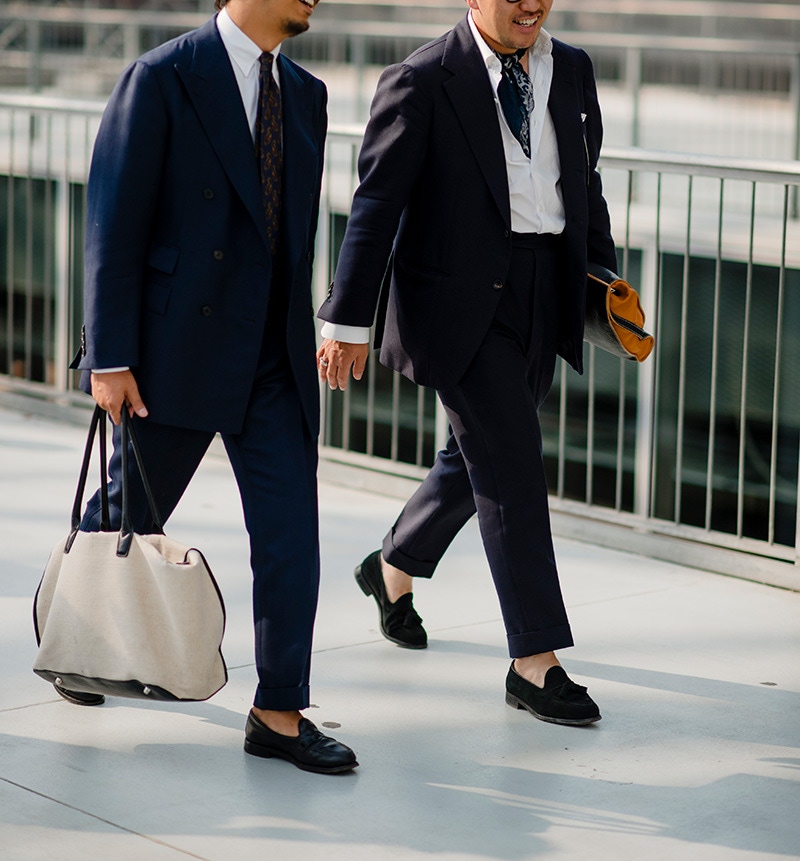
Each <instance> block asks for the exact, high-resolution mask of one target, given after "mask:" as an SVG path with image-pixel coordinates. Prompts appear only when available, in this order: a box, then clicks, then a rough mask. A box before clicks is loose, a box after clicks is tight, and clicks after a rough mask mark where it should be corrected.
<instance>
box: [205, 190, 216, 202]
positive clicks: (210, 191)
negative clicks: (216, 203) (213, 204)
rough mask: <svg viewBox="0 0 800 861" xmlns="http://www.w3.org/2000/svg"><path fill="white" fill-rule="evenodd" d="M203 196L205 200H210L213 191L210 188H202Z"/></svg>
mask: <svg viewBox="0 0 800 861" xmlns="http://www.w3.org/2000/svg"><path fill="white" fill-rule="evenodd" d="M203 197H204V198H205V199H206V200H211V199H212V198H213V197H214V191H213V190H212V189H210V188H204V189H203Z"/></svg>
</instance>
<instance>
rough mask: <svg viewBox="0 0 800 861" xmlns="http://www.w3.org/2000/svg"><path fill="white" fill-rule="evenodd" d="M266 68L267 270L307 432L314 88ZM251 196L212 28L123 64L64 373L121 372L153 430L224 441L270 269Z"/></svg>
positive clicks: (243, 130)
mask: <svg viewBox="0 0 800 861" xmlns="http://www.w3.org/2000/svg"><path fill="white" fill-rule="evenodd" d="M278 62H279V72H280V81H281V94H282V104H283V153H284V178H283V202H282V225H281V238H280V243H281V250H280V252H279V255H278V258H279V260H280V266H279V267H278V269H279V272H280V277H282V278H284V279H285V281H286V284H285V285H283V286H285V288H286V290H287V291H288V297H289V299H288V324H287V345H288V358H289V361H290V363H291V367H292V371H293V374H294V378H295V380H296V383H297V387H298V390H299V392H300V397H301V400H302V402H303V408H304V412H305V416H306V419H307V422H308V425H309V427H310V428H311V431H312V433H314V434H316V433H317V432H318V429H319V384H318V380H317V373H316V363H315V349H316V343H315V327H314V311H313V306H312V299H311V267H312V262H313V249H314V237H315V234H316V226H317V216H318V211H319V195H320V185H321V179H322V168H323V159H324V141H325V134H326V128H327V113H326V105H327V93H326V90H325V86H324V84H323V83H322V82H321V81H319V80H317V79H316V78H314V77H312V76H311V75H310V74H308V73H307V72H306V71H304V70H303V69H301V68H300V67H299V66H297V65H295V64H294V63H293V62H292V61H291V60H289V59H288V58H286V57H284V56H283V55H282V54H281V55H279V58H278ZM260 195H261V192H260V183H259V174H258V166H257V161H256V156H255V151H254V146H253V140H252V137H251V134H250V130H249V128H248V124H247V120H246V115H245V111H244V107H243V105H242V101H241V96H240V94H239V89H238V86H237V83H236V79H235V77H234V73H233V69H232V68H231V65H230V60H229V58H228V54H227V52H226V50H225V47H224V45H223V43H222V40H221V38H220V36H219V32H218V31H217V27H216V21H215V19H213V18H212V19H211V20H209V21H208V22H207V23H206V24H205V25H204V26H203V27H201V28H199V29H198V30H195V31H193V32H191V33H187V34H185V35H183V36H180V37H179V38H177V39H175V40H173V41H171V42H168V43H167V44H165V45H162V46H161V47H159V48H157V49H155V50H154V51H151V52H149V53H147V54H145V55H144V56H142V57H141V58H140V59H139V60H137V61H136V62H135V63H133V65H131V66H130V67H129V68H128V69H127V70H126V71H125V72H124V73H123V75H122V77H121V78H120V81H119V83H118V84H117V86H116V88H115V90H114V92H113V94H112V95H111V98H110V100H109V102H108V106H107V107H106V110H105V113H104V115H103V120H102V123H101V126H100V131H99V134H98V137H97V141H96V143H95V149H94V155H93V159H92V167H91V171H90V176H89V186H88V205H87V234H86V252H85V276H84V314H85V316H84V335H83V338H82V345H81V349H80V351H79V355H78V357H76V361H75V362H73V367H78V368H81V369H84V370H87V369H92V368H112V367H118V366H129V367H130V368H131V369H132V370H133V372H134V375H135V377H136V379H137V383H138V385H139V388H140V392H141V395H142V399H143V400H144V403H145V404H146V406H147V407H148V410H149V413H150V418H151V419H152V420H153V421H155V422H159V423H164V424H169V425H175V426H179V427H189V428H194V429H198V430H209V431H221V432H228V433H236V432H238V431H239V430H240V429H241V427H242V423H243V420H244V416H245V412H246V409H247V405H248V400H249V397H250V393H251V390H252V386H253V382H254V378H255V373H256V368H257V365H258V361H259V355H260V350H261V346H262V339H263V336H264V329H265V324H266V318H267V305H268V301H269V294H270V288H271V285H272V283H273V274H276V273H273V261H272V258H271V256H270V254H269V251H268V245H267V237H266V221H265V217H264V210H263V206H262V201H261V196H260ZM88 376H89V375H88V373H87V374H84V375H83V379H82V387H83V388H84V389H86V390H88Z"/></svg>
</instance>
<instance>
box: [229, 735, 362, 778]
mask: <svg viewBox="0 0 800 861" xmlns="http://www.w3.org/2000/svg"><path fill="white" fill-rule="evenodd" d="M244 750H245V753H249V754H250V755H251V756H260V757H262V758H263V759H270V758H272V757H275V758H276V759H285V760H286V761H287V762H290V763H291V764H292V765H294V766H296V767H297V768H299V769H301V770H302V771H311V772H313V773H314V774H343V773H344V772H345V771H352V770H353V769H354V768H357V767H358V762H357V761H356V762H348V763H342V764H341V765H313V764H312V763H308V762H303V761H301V760H298V759H296V758H295V757H293V756H292V755H291V754H290V753H288V752H287V751H285V750H280V749H279V748H275V747H269V746H267V745H264V744H257V743H256V742H254V741H250V739H245V742H244Z"/></svg>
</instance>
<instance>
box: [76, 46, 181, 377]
mask: <svg viewBox="0 0 800 861" xmlns="http://www.w3.org/2000/svg"><path fill="white" fill-rule="evenodd" d="M167 135H168V119H167V112H166V110H165V105H164V101H163V98H162V96H161V92H160V88H159V84H158V81H157V79H156V75H155V73H154V72H153V71H152V70H151V69H150V68H149V67H148V66H147V65H146V64H144V63H141V62H137V63H134V64H133V65H132V66H130V67H129V68H128V69H127V70H126V71H125V72H124V73H123V75H122V77H121V78H120V81H119V83H118V84H117V86H116V88H115V90H114V92H113V93H112V95H111V98H110V100H109V102H108V105H107V107H106V110H105V113H104V114H103V119H102V122H101V124H100V130H99V132H98V136H97V140H96V142H95V148H94V154H93V157H92V166H91V170H90V174H89V183H88V193H87V217H86V242H85V275H84V323H85V353H84V355H83V357H82V359H81V361H80V363H79V365H78V367H80V368H82V369H91V368H108V367H117V366H128V367H135V366H136V365H137V364H138V363H139V323H140V309H141V304H142V303H141V292H142V280H143V278H142V276H143V271H144V266H145V257H146V249H147V247H148V243H149V237H150V231H151V229H152V223H153V213H154V209H155V207H156V200H157V197H158V190H159V184H160V179H161V174H162V170H163V160H164V152H165V142H166V139H167Z"/></svg>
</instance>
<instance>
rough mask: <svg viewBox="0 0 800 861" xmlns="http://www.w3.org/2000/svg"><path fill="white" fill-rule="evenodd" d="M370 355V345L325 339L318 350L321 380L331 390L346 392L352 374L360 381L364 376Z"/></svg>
mask: <svg viewBox="0 0 800 861" xmlns="http://www.w3.org/2000/svg"><path fill="white" fill-rule="evenodd" d="M368 355H369V345H368V344H348V343H345V342H343V341H330V340H327V339H325V340H323V342H322V346H321V347H320V348H319V350H317V369H318V371H319V378H320V380H322V382H324V383H327V384H328V385H329V386H330V387H331V389H334V390H335V389H341V390H342V391H344V390H345V389H346V388H347V383H348V382H349V379H350V374H351V372H352V374H353V378H354V379H356V380H360V379H361V377H362V376H363V375H364V368H365V366H366V363H367V356H368Z"/></svg>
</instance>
